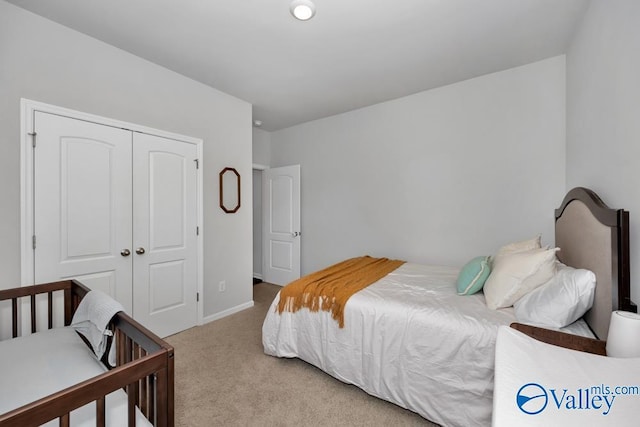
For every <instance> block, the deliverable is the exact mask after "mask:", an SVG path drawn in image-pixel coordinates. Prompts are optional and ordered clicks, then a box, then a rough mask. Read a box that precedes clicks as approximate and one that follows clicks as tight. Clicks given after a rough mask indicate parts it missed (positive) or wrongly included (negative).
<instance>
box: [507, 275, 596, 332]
mask: <svg viewBox="0 0 640 427" xmlns="http://www.w3.org/2000/svg"><path fill="white" fill-rule="evenodd" d="M557 265H558V268H557V270H556V274H555V275H554V276H553V277H552V278H551V280H549V281H548V282H547V283H545V284H544V285H542V286H540V287H539V288H538V289H535V290H534V291H532V292H531V293H528V294H527V295H525V296H523V297H522V298H520V299H519V300H518V301H516V302H515V304H513V307H514V308H515V314H516V318H517V319H518V321H520V322H522V323H530V324H533V325H537V326H543V327H551V328H564V327H565V326H567V325H570V324H572V323H573V322H575V321H576V320H578V319H579V318H581V317H582V315H583V314H584V313H586V312H587V310H589V309H590V308H591V306H592V305H593V298H594V296H595V292H596V275H595V274H593V272H591V271H589V270H583V269H575V268H572V267H569V266H566V265H564V264H562V263H558V264H557Z"/></svg>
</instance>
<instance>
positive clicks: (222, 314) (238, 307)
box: [202, 301, 253, 325]
mask: <svg viewBox="0 0 640 427" xmlns="http://www.w3.org/2000/svg"><path fill="white" fill-rule="evenodd" d="M251 307H253V301H249V302H245V303H244V304H240V305H236V306H235V307H231V308H229V309H227V310H224V311H221V312H220V313H215V314H212V315H210V316H206V317H203V318H202V324H203V325H204V324H207V323H209V322H213V321H214V320H218V319H222V318H223V317H227V316H231V315H232V314H235V313H237V312H239V311H242V310H246V309H247V308H251Z"/></svg>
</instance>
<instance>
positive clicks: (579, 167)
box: [567, 0, 640, 303]
mask: <svg viewBox="0 0 640 427" xmlns="http://www.w3.org/2000/svg"><path fill="white" fill-rule="evenodd" d="M638 159H640V2H639V1H637V0H594V1H593V2H591V5H590V7H589V9H588V10H587V13H586V14H585V17H584V20H583V22H582V24H581V26H580V28H579V30H578V32H577V33H576V35H575V37H574V40H573V43H572V44H571V46H570V48H569V51H568V53H567V187H568V188H572V187H575V186H583V187H589V188H591V189H593V190H594V191H596V192H597V193H598V194H599V195H600V197H602V198H603V200H604V202H605V203H607V204H608V205H609V206H611V207H614V208H624V209H627V210H628V211H629V217H630V222H631V226H630V231H631V234H630V241H631V296H632V299H633V300H634V302H635V303H640V281H639V274H640V244H639V242H640V185H639V184H640V167H639V163H638Z"/></svg>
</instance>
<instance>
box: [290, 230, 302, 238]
mask: <svg viewBox="0 0 640 427" xmlns="http://www.w3.org/2000/svg"><path fill="white" fill-rule="evenodd" d="M300 234H302V233H300V232H299V231H294V232H293V233H291V235H292V236H293V237H298V236H299V235H300Z"/></svg>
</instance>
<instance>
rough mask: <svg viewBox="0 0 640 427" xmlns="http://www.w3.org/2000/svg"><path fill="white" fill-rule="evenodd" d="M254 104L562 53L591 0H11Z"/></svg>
mask: <svg viewBox="0 0 640 427" xmlns="http://www.w3.org/2000/svg"><path fill="white" fill-rule="evenodd" d="M9 2H10V3H13V4H15V5H18V6H20V7H23V8H25V9H27V10H30V11H32V12H35V13H37V14H39V15H42V16H44V17H46V18H49V19H51V20H53V21H56V22H59V23H61V24H63V25H66V26H68V27H70V28H73V29H75V30H78V31H80V32H82V33H85V34H88V35H90V36H92V37H95V38H97V39H99V40H102V41H104V42H106V43H109V44H111V45H113V46H117V47H119V48H121V49H124V50H126V51H128V52H131V53H133V54H135V55H137V56H140V57H142V58H145V59H147V60H149V61H152V62H154V63H156V64H159V65H162V66H164V67H166V68H169V69H171V70H174V71H176V72H178V73H180V74H183V75H185V76H188V77H190V78H192V79H195V80H198V81H200V82H202V83H205V84H207V85H209V86H212V87H214V88H216V89H219V90H221V91H223V92H226V93H229V94H231V95H234V96H236V97H238V98H241V99H244V100H246V101H248V102H250V103H252V104H253V116H254V119H259V120H262V121H263V123H264V124H263V129H265V130H269V131H273V130H278V129H282V128H285V127H289V126H292V125H295V124H298V123H302V122H306V121H309V120H314V119H318V118H321V117H326V116H330V115H334V114H338V113H342V112H345V111H349V110H353V109H356V108H359V107H363V106H367V105H371V104H375V103H378V102H381V101H386V100H389V99H394V98H398V97H401V96H405V95H408V94H411V93H415V92H419V91H423V90H426V89H431V88H434V87H438V86H443V85H446V84H450V83H454V82H457V81H461V80H465V79H469V78H472V77H476V76H479V75H483V74H487V73H491V72H495V71H499V70H504V69H508V68H511V67H514V66H518V65H522V64H526V63H529V62H533V61H537V60H540V59H544V58H548V57H551V56H555V55H559V54H562V53H564V52H565V51H566V48H567V45H568V43H569V42H570V40H571V36H572V34H573V32H574V30H575V28H576V26H577V24H578V23H579V22H580V19H581V18H582V16H583V14H584V12H585V10H586V8H587V7H588V4H589V0H315V4H316V16H315V17H314V18H313V19H312V20H310V21H307V22H301V21H297V20H295V19H294V18H293V17H292V16H291V15H290V14H289V3H290V0H108V1H105V0H49V1H42V0H9Z"/></svg>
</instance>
